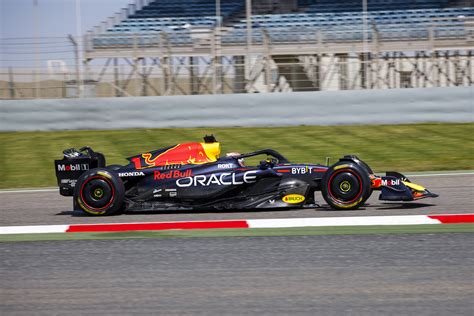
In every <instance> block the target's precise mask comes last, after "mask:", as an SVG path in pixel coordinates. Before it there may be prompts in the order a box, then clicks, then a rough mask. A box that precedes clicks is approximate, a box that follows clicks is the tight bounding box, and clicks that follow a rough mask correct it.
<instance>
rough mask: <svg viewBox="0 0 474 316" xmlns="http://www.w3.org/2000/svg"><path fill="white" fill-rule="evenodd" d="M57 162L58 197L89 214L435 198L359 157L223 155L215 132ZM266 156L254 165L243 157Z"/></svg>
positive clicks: (77, 154) (67, 155) (341, 205)
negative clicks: (306, 159) (110, 157)
mask: <svg viewBox="0 0 474 316" xmlns="http://www.w3.org/2000/svg"><path fill="white" fill-rule="evenodd" d="M63 153H64V158H63V159H61V160H55V169H56V177H57V180H58V185H59V189H60V194H61V195H64V196H74V202H73V203H74V209H75V210H83V211H84V212H86V213H87V214H91V215H111V214H116V213H119V212H121V211H125V210H126V211H131V210H140V211H144V210H173V211H180V210H183V211H186V210H245V209H267V208H300V207H315V206H317V204H316V199H315V192H316V191H321V193H322V196H323V198H324V200H325V201H326V202H327V203H328V204H329V205H330V206H331V207H332V208H334V209H357V208H359V207H360V206H361V205H363V204H364V202H365V201H366V200H367V199H368V198H369V197H370V195H371V194H372V191H373V190H378V191H380V192H381V193H380V197H379V199H380V200H385V201H413V200H418V199H422V198H427V197H437V196H438V195H436V194H434V193H431V192H430V191H428V190H427V189H425V188H424V187H422V186H420V185H417V184H414V183H411V182H410V181H409V180H408V179H407V178H406V177H405V176H403V175H402V174H400V173H397V172H387V173H386V175H385V176H377V175H375V174H374V173H373V172H372V170H371V169H370V167H369V166H368V165H367V164H366V163H364V162H363V161H362V160H360V159H359V158H358V157H357V156H354V155H348V156H344V157H343V158H341V159H339V161H338V162H337V163H335V164H333V165H331V166H324V165H320V164H301V163H290V162H289V161H288V160H287V159H286V158H285V157H284V156H282V155H281V154H280V153H278V152H276V151H275V150H272V149H263V150H259V151H255V152H252V153H247V154H239V153H230V154H227V155H226V157H222V158H220V157H219V156H220V143H219V142H217V141H216V139H215V137H214V136H212V135H211V136H206V137H204V142H201V143H199V142H195V143H185V144H178V145H174V146H170V147H166V148H162V149H158V150H155V151H151V152H146V153H143V154H139V155H136V156H133V157H130V158H127V159H128V161H129V162H130V163H129V164H127V165H124V166H120V165H109V166H106V161H105V157H104V155H103V154H101V153H98V152H95V151H93V150H92V149H91V148H89V147H83V148H81V149H80V150H79V151H78V150H75V149H74V148H71V149H67V150H65V151H64V152H63ZM255 156H264V157H265V159H263V160H262V161H261V162H260V163H259V164H258V165H256V166H248V165H246V164H245V159H246V158H249V157H255Z"/></svg>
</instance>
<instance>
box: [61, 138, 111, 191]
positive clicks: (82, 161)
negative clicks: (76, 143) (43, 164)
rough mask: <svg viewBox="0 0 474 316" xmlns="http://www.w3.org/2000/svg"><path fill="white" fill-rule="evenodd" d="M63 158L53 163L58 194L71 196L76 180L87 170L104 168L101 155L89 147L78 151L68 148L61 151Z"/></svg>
mask: <svg viewBox="0 0 474 316" xmlns="http://www.w3.org/2000/svg"><path fill="white" fill-rule="evenodd" d="M63 154H64V157H63V159H61V160H55V161H54V170H55V171H56V179H57V181H58V186H59V193H60V194H61V195H63V196H72V195H73V194H74V187H75V185H76V182H77V179H78V178H79V177H80V176H81V175H82V174H83V173H84V172H85V171H87V170H90V169H93V168H98V167H105V157H104V155H103V154H101V153H98V152H95V151H93V150H92V148H90V147H82V148H81V149H79V150H76V149H75V148H69V149H66V150H64V151H63Z"/></svg>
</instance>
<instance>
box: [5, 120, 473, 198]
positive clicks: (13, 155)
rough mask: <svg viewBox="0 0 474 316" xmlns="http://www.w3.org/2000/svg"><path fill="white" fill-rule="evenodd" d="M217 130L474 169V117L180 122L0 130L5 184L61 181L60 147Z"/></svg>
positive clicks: (314, 149) (130, 149) (117, 159)
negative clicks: (402, 121)
mask: <svg viewBox="0 0 474 316" xmlns="http://www.w3.org/2000/svg"><path fill="white" fill-rule="evenodd" d="M206 133H207V134H211V133H212V134H214V135H215V136H216V137H217V139H218V140H219V141H220V142H221V143H222V151H223V153H225V152H229V151H238V152H249V151H254V150H257V149H263V148H273V149H276V150H278V151H280V152H281V153H282V154H283V155H285V156H287V158H289V159H290V160H291V161H295V162H312V163H318V162H319V163H324V162H325V158H326V157H331V162H335V161H336V160H337V158H339V157H340V156H342V155H344V154H357V155H358V156H359V157H360V158H362V159H363V160H365V161H366V162H367V163H368V164H369V165H370V166H371V167H372V168H373V169H374V170H375V171H379V172H381V171H385V170H397V171H401V172H406V171H426V170H467V169H474V159H473V157H474V136H473V135H474V124H472V123H466V124H408V125H382V126H373V125H372V126H368V125H357V126H297V127H271V128H180V129H132V130H114V131H110V130H108V131H57V132H8V133H0V159H1V161H2V167H1V168H0V189H3V188H20V187H45V186H55V185H56V180H55V173H54V168H53V160H54V159H59V158H61V157H62V150H63V149H66V148H69V147H75V148H79V147H81V146H86V145H87V146H91V147H92V148H93V149H95V150H96V151H100V152H103V153H104V154H105V155H106V158H107V162H108V163H109V164H124V163H126V160H125V159H124V158H125V157H129V156H131V155H134V154H137V153H141V152H146V151H149V150H153V149H157V148H160V147H163V146H166V145H171V144H175V143H180V142H189V141H200V140H201V139H202V136H203V135H204V134H206Z"/></svg>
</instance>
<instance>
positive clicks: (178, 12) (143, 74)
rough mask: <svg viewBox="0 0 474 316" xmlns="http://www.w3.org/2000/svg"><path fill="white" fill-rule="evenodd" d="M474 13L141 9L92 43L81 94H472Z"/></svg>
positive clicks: (208, 4)
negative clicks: (466, 89)
mask: <svg viewBox="0 0 474 316" xmlns="http://www.w3.org/2000/svg"><path fill="white" fill-rule="evenodd" d="M473 2H474V1H472V0H339V1H333V0H260V1H257V0H254V1H253V2H251V1H249V0H247V1H246V0H217V1H216V0H173V1H167V0H136V1H135V2H134V3H131V4H130V5H129V6H128V7H127V8H124V9H122V11H120V12H119V13H116V14H115V15H114V16H112V17H110V18H109V19H108V20H106V21H104V22H102V23H101V24H100V25H98V26H96V27H94V28H93V29H92V30H90V31H88V32H87V33H86V34H85V35H84V41H83V43H84V45H83V46H84V47H83V57H84V59H83V66H84V73H83V76H82V77H81V79H80V81H79V80H77V81H76V83H77V85H78V86H79V85H82V86H84V85H88V86H93V89H91V91H93V94H94V96H150V95H188V94H213V93H215V94H217V93H246V92H247V93H255V92H282V91H283V92H286V91H327V90H348V89H391V88H418V87H445V86H467V85H472V84H473V75H474V56H473V51H474V3H473ZM249 4H250V5H249ZM77 78H79V76H77Z"/></svg>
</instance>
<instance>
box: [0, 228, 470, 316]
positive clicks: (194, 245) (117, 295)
mask: <svg viewBox="0 0 474 316" xmlns="http://www.w3.org/2000/svg"><path fill="white" fill-rule="evenodd" d="M473 243H474V234H463V233H458V234H456V233H443V234H405V235H347V236H300V237H245V238H242V237H233V238H194V239H189V238H182V239H175V238H172V239H139V240H133V239H129V240H101V241H55V242H17V243H1V244H0V252H1V253H2V257H1V259H0V263H1V266H0V279H1V292H0V314H1V315H2V316H4V315H83V314H87V315H135V314H147V315H469V316H471V315H473V311H474V287H473V283H474V274H473V270H472V267H473V266H474V247H472V245H473Z"/></svg>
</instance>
